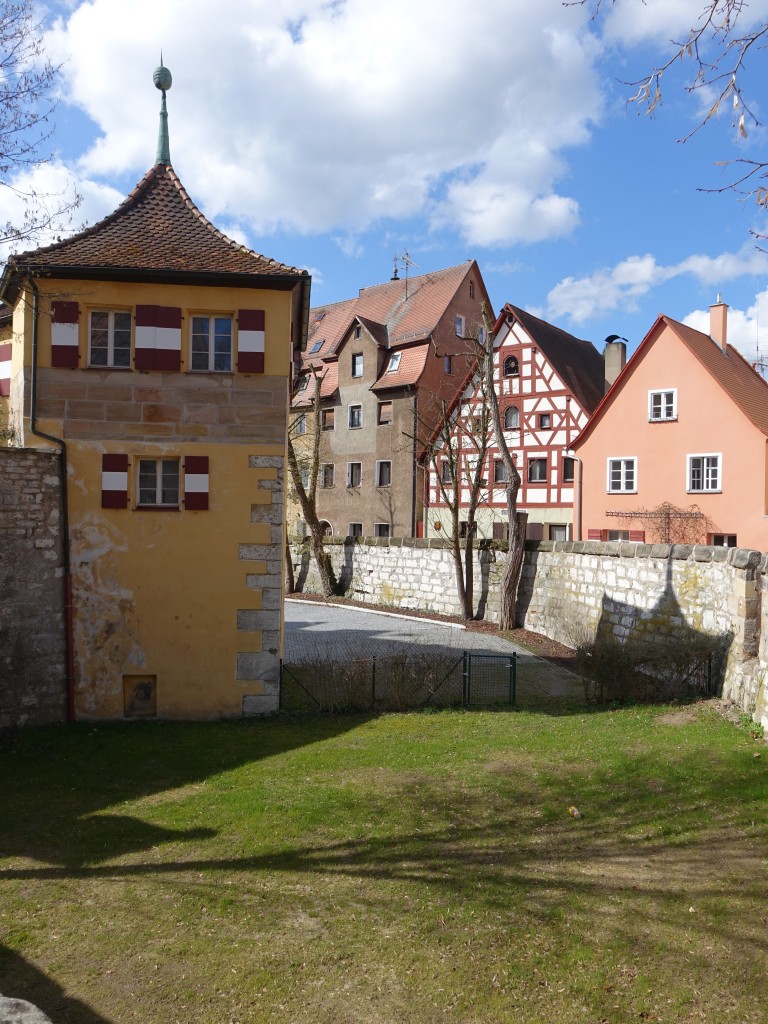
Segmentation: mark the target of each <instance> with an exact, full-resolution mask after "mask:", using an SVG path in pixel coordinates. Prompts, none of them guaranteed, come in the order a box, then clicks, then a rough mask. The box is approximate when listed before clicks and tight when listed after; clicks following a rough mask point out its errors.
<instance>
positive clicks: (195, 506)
mask: <svg viewBox="0 0 768 1024" xmlns="http://www.w3.org/2000/svg"><path fill="white" fill-rule="evenodd" d="M208 482H209V476H208V456H207V455H187V456H186V458H185V459H184V508H185V509H187V511H188V512H204V511H205V510H206V509H207V508H208V491H209V487H208Z"/></svg>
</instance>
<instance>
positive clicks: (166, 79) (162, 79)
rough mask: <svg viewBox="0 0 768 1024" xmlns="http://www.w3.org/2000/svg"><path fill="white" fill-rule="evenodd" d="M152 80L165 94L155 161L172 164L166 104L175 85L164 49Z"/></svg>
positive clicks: (161, 107)
mask: <svg viewBox="0 0 768 1024" xmlns="http://www.w3.org/2000/svg"><path fill="white" fill-rule="evenodd" d="M152 81H153V82H154V83H155V88H156V89H160V91H161V92H162V94H163V99H162V102H161V104H160V129H159V131H158V134H157V156H156V157H155V163H156V164H168V165H170V163H171V144H170V140H169V138H168V108H167V107H166V105H165V94H166V92H167V91H168V90H169V89H170V88H171V86H172V85H173V76H172V75H171V72H170V71H169V70H168V68H167V67H165V65H164V64H163V51H162V50H161V51H160V67H158V68H155V70H154V73H153V74H152Z"/></svg>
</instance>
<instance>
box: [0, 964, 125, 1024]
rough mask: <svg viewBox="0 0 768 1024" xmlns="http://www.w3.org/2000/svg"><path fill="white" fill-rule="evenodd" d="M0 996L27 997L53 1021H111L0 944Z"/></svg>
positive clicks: (94, 1023)
mask: <svg viewBox="0 0 768 1024" xmlns="http://www.w3.org/2000/svg"><path fill="white" fill-rule="evenodd" d="M0 995H3V996H6V997H7V998H9V999H24V1000H26V1001H27V1002H28V1003H33V1004H34V1005H35V1006H37V1007H38V1009H40V1010H42V1011H43V1013H44V1014H45V1015H46V1016H47V1017H50V1019H51V1020H52V1021H53V1022H54V1024H64V1022H65V1021H76V1022H77V1024H111V1022H110V1021H109V1020H108V1019H107V1018H106V1017H102V1016H101V1014H98V1013H95V1012H94V1011H93V1010H92V1009H91V1007H90V1006H88V1005H87V1004H86V1003H83V1002H81V1001H80V1000H79V999H73V998H72V997H71V996H68V995H67V994H66V993H65V991H64V990H63V989H62V988H61V986H60V985H57V984H56V982H55V981H52V980H51V979H50V978H49V977H48V976H47V975H46V974H43V972H42V971H40V970H38V969H37V967H35V966H33V965H32V964H31V963H29V961H28V960H25V959H24V957H23V956H19V954H18V953H14V952H13V950H11V949H8V947H7V946H2V945H0Z"/></svg>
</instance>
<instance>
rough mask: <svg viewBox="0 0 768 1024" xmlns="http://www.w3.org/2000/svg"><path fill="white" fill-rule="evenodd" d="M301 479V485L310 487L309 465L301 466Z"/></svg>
mask: <svg viewBox="0 0 768 1024" xmlns="http://www.w3.org/2000/svg"><path fill="white" fill-rule="evenodd" d="M299 479H300V480H301V486H302V487H303V488H304V489H305V490H306V488H307V487H309V466H307V465H303V466H299Z"/></svg>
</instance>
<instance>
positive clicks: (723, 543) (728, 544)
mask: <svg viewBox="0 0 768 1024" xmlns="http://www.w3.org/2000/svg"><path fill="white" fill-rule="evenodd" d="M709 543H710V544H713V545H714V546H715V547H718V548H735V547H736V534H735V533H713V534H711V536H710V541H709Z"/></svg>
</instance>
